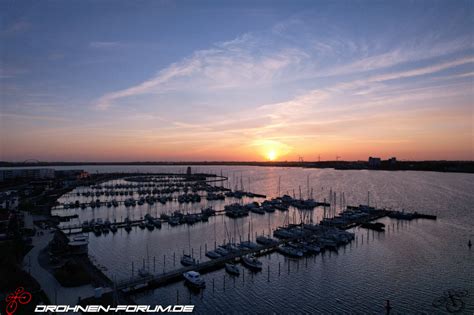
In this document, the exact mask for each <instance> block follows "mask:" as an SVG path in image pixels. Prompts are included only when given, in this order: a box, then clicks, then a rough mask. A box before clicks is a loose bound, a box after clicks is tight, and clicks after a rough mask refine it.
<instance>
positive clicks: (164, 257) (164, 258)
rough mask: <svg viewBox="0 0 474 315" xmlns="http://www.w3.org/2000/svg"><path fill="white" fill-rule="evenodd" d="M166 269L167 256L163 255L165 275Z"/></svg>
mask: <svg viewBox="0 0 474 315" xmlns="http://www.w3.org/2000/svg"><path fill="white" fill-rule="evenodd" d="M165 269H166V255H163V273H165Z"/></svg>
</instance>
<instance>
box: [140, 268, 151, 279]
mask: <svg viewBox="0 0 474 315" xmlns="http://www.w3.org/2000/svg"><path fill="white" fill-rule="evenodd" d="M138 275H139V276H140V277H142V278H145V277H148V276H149V275H150V273H149V272H148V270H146V269H145V268H140V269H138Z"/></svg>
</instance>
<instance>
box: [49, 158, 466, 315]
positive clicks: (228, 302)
mask: <svg viewBox="0 0 474 315" xmlns="http://www.w3.org/2000/svg"><path fill="white" fill-rule="evenodd" d="M56 168H57V169H67V168H81V169H84V170H86V171H89V172H93V173H95V172H137V171H138V172H184V171H185V169H184V168H183V167H176V166H92V165H91V166H80V167H56ZM193 172H206V173H214V174H219V175H220V174H223V175H224V176H227V177H229V180H228V181H227V182H226V183H225V185H227V186H230V188H232V189H234V188H235V187H238V188H239V189H240V188H241V187H242V186H243V188H244V190H246V191H251V192H254V193H259V194H265V195H267V197H275V196H277V195H278V193H280V195H283V194H287V193H288V194H289V195H293V194H294V195H295V196H296V197H299V196H300V194H301V196H302V197H303V198H307V197H308V196H312V197H313V198H314V199H316V200H318V201H324V199H326V201H328V200H329V195H330V192H332V193H333V194H334V193H336V198H335V200H336V209H335V211H336V212H337V211H340V204H341V201H343V200H345V203H346V204H347V205H359V204H367V203H370V205H373V206H377V207H379V208H382V207H385V208H393V209H396V210H406V211H411V212H412V211H418V212H421V213H426V214H433V215H436V216H437V218H438V219H437V220H436V221H432V220H423V219H418V220H413V221H399V220H396V219H389V218H383V219H380V220H379V221H380V222H382V223H384V224H385V225H386V228H385V230H386V231H385V232H384V233H379V232H375V231H371V230H370V231H369V230H366V229H362V228H354V229H351V232H354V233H355V235H356V239H355V240H354V241H353V242H352V243H350V244H348V245H346V246H345V247H341V248H340V249H339V251H338V252H337V253H334V252H326V253H324V254H320V255H317V256H314V257H308V258H303V259H299V260H291V259H287V258H285V257H283V256H282V255H280V254H278V253H273V254H270V255H267V256H263V257H262V258H261V261H262V262H263V270H262V271H261V272H258V273H252V272H250V271H248V270H245V269H244V268H243V267H242V266H239V267H240V268H241V275H240V276H239V277H231V276H230V275H229V274H227V273H226V272H225V270H224V269H222V270H217V271H214V272H211V273H207V274H205V275H203V278H204V279H205V280H206V283H207V287H206V289H204V290H202V291H200V292H198V293H196V292H193V291H190V290H189V289H188V288H187V287H186V286H184V284H183V282H177V283H174V284H171V285H168V286H165V287H161V288H157V289H154V290H150V291H146V292H143V293H140V294H136V295H135V296H134V299H135V300H136V302H137V303H139V304H161V305H168V304H175V303H177V302H178V303H181V304H189V303H190V304H194V305H195V311H196V312H197V313H226V314H228V313H384V312H385V309H384V306H385V303H386V300H390V304H391V306H392V307H393V309H392V311H393V312H394V313H443V312H444V313H445V312H447V309H446V307H444V306H441V307H440V306H439V305H437V306H436V307H435V306H434V305H433V301H434V300H435V299H437V298H440V297H443V294H444V293H445V291H446V290H449V289H460V290H465V291H466V290H467V292H468V295H467V296H464V297H462V303H464V305H465V306H464V308H463V312H466V313H468V314H472V313H473V312H474V272H473V266H474V249H469V248H468V246H467V243H468V240H469V239H471V241H474V223H473V222H474V211H473V205H474V194H473V191H474V175H473V174H456V173H436V172H408V171H404V172H401V171H400V172H388V171H368V170H344V171H339V170H333V169H304V168H278V167H248V166H197V167H193ZM117 182H119V181H115V183H117ZM85 189H86V188H83V187H80V188H77V189H76V190H75V191H73V192H72V193H70V194H67V195H65V196H63V197H62V198H61V199H60V201H61V202H72V201H75V200H81V202H83V201H84V202H86V201H91V200H93V199H92V198H88V199H87V198H86V197H83V196H80V197H77V196H76V195H75V193H76V192H80V191H81V190H85ZM368 192H369V193H368ZM342 196H343V197H344V198H342ZM120 197H122V196H120ZM112 198H114V197H104V196H101V197H100V199H101V200H102V199H103V200H104V201H105V200H110V199H112ZM122 198H126V197H122ZM95 199H96V198H95V197H94V200H95ZM254 200H255V201H262V200H263V199H258V198H257V199H253V198H248V199H246V200H245V201H244V202H251V201H254ZM232 202H237V200H233V199H232V198H230V199H229V198H226V200H224V201H210V202H208V201H206V200H205V199H203V200H202V201H201V202H200V203H194V204H179V203H178V202H176V201H173V202H169V203H166V204H165V205H161V204H157V203H155V204H154V205H147V204H146V203H145V204H144V205H142V206H136V207H133V208H126V207H125V206H124V205H123V204H121V205H120V206H119V207H117V208H107V207H106V206H105V205H104V206H102V207H100V208H95V209H91V208H86V209H80V208H76V209H67V210H57V211H56V214H62V215H64V214H78V216H79V218H78V219H77V222H76V223H80V222H82V221H84V220H90V219H97V218H101V219H103V220H105V219H109V220H111V221H112V219H116V220H117V221H120V220H121V219H123V218H125V217H127V216H129V217H130V218H134V219H139V218H141V217H143V216H144V215H145V214H147V213H150V214H151V215H153V216H159V215H160V214H161V213H163V212H166V213H169V212H170V211H174V210H180V211H182V212H195V211H200V209H201V208H203V207H206V206H213V207H214V209H216V210H222V209H223V207H224V205H225V204H229V203H232ZM327 210H328V209H326V211H327ZM323 212H324V209H323V208H322V207H318V208H316V209H315V210H314V211H312V214H311V216H312V220H313V222H315V223H316V222H319V221H320V220H321V218H322V217H323ZM299 215H300V214H299V212H298V211H296V210H295V209H291V210H290V211H289V212H280V211H276V212H274V213H265V214H263V215H260V214H256V213H250V215H249V216H247V217H244V218H239V219H231V218H228V217H226V216H223V215H218V216H215V217H211V218H209V221H208V222H198V223H196V224H194V225H191V226H188V225H179V226H176V227H170V226H168V225H167V224H163V227H162V229H160V230H158V229H155V230H153V231H149V230H147V229H140V228H139V227H138V226H135V227H133V229H132V231H131V232H130V233H127V232H126V231H125V230H124V229H119V230H118V232H117V233H115V234H113V233H108V234H106V235H104V234H103V235H101V236H95V235H94V234H93V233H90V237H89V255H90V257H91V258H92V260H93V262H94V263H95V264H96V265H97V266H99V267H100V268H102V270H103V271H104V273H105V274H106V275H107V276H109V277H110V278H111V279H115V280H117V281H119V280H125V279H129V278H130V277H132V272H134V275H135V276H136V273H137V270H138V269H139V268H142V267H143V266H145V268H146V269H147V270H149V271H150V272H151V273H154V274H159V273H163V272H164V271H170V270H173V269H176V268H179V267H181V265H180V263H179V260H180V257H181V255H182V254H183V252H186V253H192V254H193V255H194V257H195V258H196V259H197V260H200V261H205V260H208V258H207V257H205V249H206V248H207V250H211V249H214V246H215V243H217V245H219V244H222V242H223V241H224V240H226V241H227V242H228V241H229V239H235V240H236V241H239V240H247V239H248V238H251V239H253V240H254V239H255V234H258V235H261V234H269V233H271V232H272V231H273V230H274V229H275V228H276V227H278V226H281V225H283V224H284V223H285V222H290V223H292V222H298V221H299V219H300V218H299ZM75 220H76V219H75ZM73 221H74V220H73ZM73 221H71V222H68V223H67V224H72V223H73ZM63 224H64V223H63ZM242 272H243V274H242Z"/></svg>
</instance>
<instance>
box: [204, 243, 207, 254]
mask: <svg viewBox="0 0 474 315" xmlns="http://www.w3.org/2000/svg"><path fill="white" fill-rule="evenodd" d="M204 251H205V252H206V253H207V243H205V244H204Z"/></svg>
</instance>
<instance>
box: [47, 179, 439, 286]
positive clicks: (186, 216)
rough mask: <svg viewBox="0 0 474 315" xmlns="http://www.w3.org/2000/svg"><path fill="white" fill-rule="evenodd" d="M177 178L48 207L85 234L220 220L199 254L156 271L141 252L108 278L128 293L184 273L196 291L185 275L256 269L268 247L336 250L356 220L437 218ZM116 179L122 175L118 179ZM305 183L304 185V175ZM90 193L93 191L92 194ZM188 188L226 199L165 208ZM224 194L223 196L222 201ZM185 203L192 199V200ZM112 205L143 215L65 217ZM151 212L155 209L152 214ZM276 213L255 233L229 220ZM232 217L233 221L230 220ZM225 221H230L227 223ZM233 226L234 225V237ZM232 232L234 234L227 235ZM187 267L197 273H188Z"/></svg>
mask: <svg viewBox="0 0 474 315" xmlns="http://www.w3.org/2000/svg"><path fill="white" fill-rule="evenodd" d="M176 177H177V175H176ZM176 177H174V176H172V177H171V178H173V180H172V181H170V180H169V179H166V180H165V179H160V180H159V182H160V188H161V191H159V192H158V191H153V190H146V189H145V190H144V188H146V187H153V185H155V184H154V182H157V181H158V180H157V178H154V177H153V176H146V177H145V176H138V177H129V178H127V179H126V181H127V182H134V181H135V178H138V179H139V180H138V182H140V186H137V187H136V188H137V189H136V190H133V191H130V192H128V193H124V194H123V196H124V197H123V198H127V199H125V200H120V201H117V200H116V199H112V201H101V200H98V202H97V203H96V204H95V206H92V207H86V208H84V207H80V206H79V207H78V206H77V205H78V204H79V205H81V204H82V203H81V202H80V201H76V202H74V203H72V202H68V201H67V200H68V199H69V198H74V197H85V198H96V197H99V198H101V197H109V196H117V195H118V196H121V194H120V193H117V192H114V190H113V189H122V188H126V189H130V188H131V187H130V186H134V184H124V183H119V184H117V183H115V184H111V183H108V182H105V183H103V184H101V185H95V186H91V187H90V188H89V189H88V188H77V189H76V190H77V192H75V193H74V191H73V192H71V193H67V194H65V195H63V197H61V198H60V200H64V201H63V203H62V204H61V203H60V204H58V205H57V206H56V207H55V208H54V209H55V213H56V214H57V215H59V216H60V215H61V214H62V212H66V213H68V216H70V218H69V220H65V222H63V223H62V224H61V225H60V227H59V228H60V229H61V230H62V231H64V232H65V233H67V234H68V235H74V234H83V233H92V234H93V235H95V236H96V237H100V236H101V235H106V234H108V233H109V232H111V233H112V234H115V233H118V232H119V231H120V230H121V229H123V230H124V231H125V232H126V233H133V230H136V229H140V230H141V229H142V230H148V231H150V232H151V231H153V230H155V229H156V230H161V229H162V228H164V229H170V228H173V227H176V226H179V225H184V226H187V232H185V233H187V234H188V242H189V241H190V240H189V237H190V233H191V230H192V229H193V228H194V226H195V224H204V225H208V226H209V225H213V226H214V229H215V225H216V224H219V225H220V226H221V227H222V225H224V230H225V234H224V235H225V238H224V239H223V240H222V241H221V242H217V237H216V236H214V240H215V241H214V244H212V243H211V244H210V245H209V247H208V244H207V243H206V244H204V248H203V246H202V244H201V245H200V247H199V254H198V252H197V250H196V251H195V250H194V248H192V247H191V245H190V244H188V246H187V248H186V249H183V251H182V253H179V252H178V253H176V252H173V254H172V258H173V262H172V264H171V263H170V265H172V266H173V267H170V268H171V269H170V270H166V267H165V265H163V270H162V272H157V271H156V257H155V256H153V267H151V266H150V265H151V264H150V258H151V257H150V256H149V255H148V254H147V257H146V258H143V264H142V267H140V268H138V269H137V270H135V267H133V265H134V264H133V263H132V270H131V274H130V276H129V277H125V278H124V277H121V280H116V281H114V288H115V290H119V291H121V292H122V294H127V295H133V294H136V293H137V292H144V291H146V290H150V289H151V290H153V289H156V288H159V287H162V286H168V285H170V284H172V283H175V282H180V281H183V279H184V280H186V279H187V278H186V277H190V278H189V279H188V280H186V281H185V282H187V283H188V284H189V285H191V286H193V287H194V288H195V289H202V288H204V287H205V285H202V283H201V282H199V281H198V283H199V284H197V285H196V284H193V281H194V280H193V279H194V278H192V277H198V275H199V277H201V275H205V274H207V273H212V272H215V271H216V270H219V269H224V270H225V271H226V272H227V273H228V274H229V275H234V276H235V275H240V268H247V269H249V270H250V271H252V272H255V271H257V272H258V271H259V270H262V269H263V266H262V263H261V262H260V260H259V257H264V256H266V255H271V254H273V253H278V254H280V255H283V256H284V257H287V258H288V259H302V258H304V257H308V256H316V255H320V254H324V252H325V251H329V252H335V253H337V252H338V249H339V247H341V246H343V247H345V246H347V245H348V244H351V243H352V242H353V241H354V239H355V234H354V233H353V232H347V230H353V229H354V228H356V227H358V226H360V227H362V228H366V229H372V230H374V231H377V232H384V231H385V229H384V228H385V225H384V224H383V223H380V222H375V223H373V222H374V221H377V220H379V219H382V218H386V217H387V218H392V219H396V220H414V219H432V220H436V215H427V214H420V213H418V212H405V211H396V210H387V209H378V208H375V207H374V206H369V205H359V206H351V205H346V203H345V194H344V193H341V194H340V197H339V199H340V200H339V203H340V205H339V208H338V209H336V207H335V205H334V204H333V205H331V203H329V202H326V199H325V200H324V201H322V202H318V201H315V200H314V199H313V198H311V197H312V195H313V189H311V188H310V187H309V186H308V187H307V196H308V198H307V199H304V198H299V199H298V198H296V197H295V196H294V197H291V196H290V195H287V194H284V195H282V196H277V197H274V198H266V196H265V195H264V194H257V193H250V192H244V190H243V187H241V188H242V190H236V191H233V190H232V189H230V188H225V187H224V185H225V181H227V180H228V178H227V177H222V180H221V185H222V186H210V185H208V184H207V183H206V182H205V176H204V177H203V178H201V181H204V183H206V184H203V183H200V184H197V183H196V182H190V183H189V185H185V184H178V185H176V183H177V181H176V180H175V178H176ZM145 178H147V181H145ZM115 181H121V179H117V180H115ZM280 181H281V179H280V178H279V181H278V185H280ZM240 182H242V178H240ZM307 182H308V183H309V176H308V178H307ZM177 186H179V188H177ZM242 186H243V185H242ZM210 187H212V188H210ZM91 188H92V189H91ZM236 188H237V187H236ZM280 190H281V188H280V187H278V188H277V191H280ZM301 190H302V188H301V186H300V187H299V192H300V197H301V196H302V192H301ZM91 191H94V192H93V193H91ZM188 191H192V192H193V193H195V194H196V196H199V197H200V198H201V199H202V201H203V202H206V204H204V205H207V202H213V201H216V200H218V202H221V203H222V202H225V203H224V207H223V209H220V210H214V209H213V208H212V207H207V208H201V209H199V208H196V207H195V206H194V207H193V208H188V209H187V212H185V211H184V210H181V211H179V210H175V211H172V210H169V209H165V207H166V206H167V201H169V202H170V203H171V204H173V203H174V204H178V205H180V204H182V203H183V202H181V201H180V197H181V196H187V195H189V194H188ZM216 191H225V194H223V198H214V197H211V198H207V196H209V195H211V196H213V195H214V194H215V192H216ZM294 195H295V194H294ZM135 196H138V197H137V200H138V202H137V200H135V199H134V197H135ZM140 196H141V197H140ZM151 198H153V199H151ZM159 198H169V199H167V200H164V202H158V203H156V205H155V202H156V200H159ZM254 198H257V200H259V201H251V200H252V199H254ZM227 199H229V200H228V201H227V202H226V200H227ZM235 199H237V200H238V202H234V201H233V200H235ZM328 199H329V200H330V201H332V202H333V203H337V202H338V200H337V199H338V198H337V195H336V192H333V191H332V190H331V191H330V192H329V197H328ZM181 200H182V199H181ZM244 200H245V202H244ZM189 202H191V203H192V198H191V199H190V201H189ZM369 202H370V197H369V193H368V197H367V203H369ZM93 203H95V201H92V202H91V204H93ZM196 203H197V204H198V205H199V206H202V205H203V203H202V202H201V200H199V201H196ZM66 205H68V206H66ZM73 205H74V206H73ZM154 206H155V207H156V206H159V207H160V208H153V207H154ZM118 207H120V208H125V211H126V212H127V213H128V214H129V215H130V212H131V211H134V212H139V213H140V214H142V213H144V212H145V215H144V216H141V217H140V219H138V220H136V219H130V218H129V216H127V217H126V218H125V220H123V221H116V220H114V221H110V220H109V219H104V218H95V219H93V220H90V221H87V220H86V221H84V223H82V224H76V225H74V224H73V223H71V222H72V221H74V220H76V219H77V218H78V216H79V215H80V214H81V213H82V212H83V211H96V210H97V209H103V208H105V209H106V211H107V213H108V214H109V212H110V211H114V208H118ZM317 207H320V208H322V217H321V220H320V221H319V222H318V221H316V220H317V218H315V217H314V215H313V212H314V209H315V208H317ZM141 208H145V209H141ZM94 209H95V210H94ZM110 209H112V210H110ZM160 209H165V210H164V212H159V211H160ZM71 211H76V212H77V213H75V214H74V215H71V214H70V213H71ZM151 213H154V214H155V216H153V215H152V214H151ZM275 213H281V215H283V218H284V220H283V225H280V226H276V227H275V228H273V229H272V228H270V229H269V230H268V231H267V232H263V233H261V234H259V233H258V232H254V231H253V227H252V222H251V221H249V226H248V230H247V234H246V235H244V234H245V233H244V228H243V226H242V227H241V229H239V228H237V226H236V225H235V222H236V221H235V220H242V219H243V218H244V217H248V216H249V215H252V216H256V217H255V218H258V216H261V215H263V216H264V217H268V220H270V218H271V216H272V215H275ZM290 213H291V214H290ZM219 217H221V218H222V219H224V218H228V220H231V221H228V222H227V223H228V225H227V224H226V221H224V220H223V221H222V222H219V220H220V219H218V218H219ZM290 217H292V219H293V221H292V222H290V221H291V219H290ZM210 219H212V220H211V221H213V222H212V223H210V222H209V220H210ZM104 220H105V221H104ZM232 221H233V222H234V224H232V223H231V222H232ZM232 225H234V227H233V228H232ZM397 225H398V223H397ZM190 229H191V230H190ZM236 230H238V234H239V235H238V236H237V234H236ZM232 232H233V233H234V235H233V236H232ZM135 233H136V232H135ZM157 233H158V232H157ZM243 239H244V240H243ZM218 243H219V244H218ZM147 251H148V250H147ZM186 252H187V254H186ZM203 254H204V255H203ZM177 260H179V263H180V264H181V267H179V268H177V267H178V266H177V265H178V263H177ZM165 263H166V255H165V256H163V264H165ZM137 265H139V264H137ZM239 266H240V268H239ZM269 268H270V267H269V266H268V273H269V272H270V269H269ZM279 269H280V266H279ZM193 272H195V273H197V274H193ZM189 273H191V274H189ZM199 279H201V278H199Z"/></svg>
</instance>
